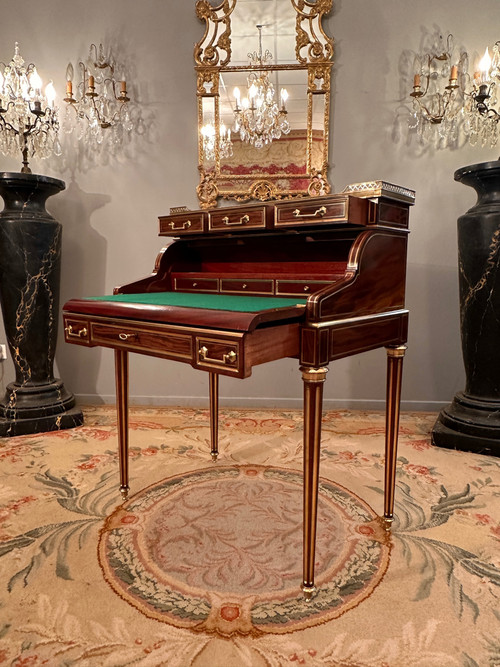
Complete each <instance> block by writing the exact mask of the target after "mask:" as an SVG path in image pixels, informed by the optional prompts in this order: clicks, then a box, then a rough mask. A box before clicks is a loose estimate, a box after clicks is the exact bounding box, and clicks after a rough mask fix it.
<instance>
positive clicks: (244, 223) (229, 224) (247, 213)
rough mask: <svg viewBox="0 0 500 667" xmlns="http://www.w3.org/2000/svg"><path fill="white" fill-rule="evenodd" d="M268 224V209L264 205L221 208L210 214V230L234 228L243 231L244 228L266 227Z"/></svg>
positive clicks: (220, 230)
mask: <svg viewBox="0 0 500 667" xmlns="http://www.w3.org/2000/svg"><path fill="white" fill-rule="evenodd" d="M265 226H266V209H265V207H264V206H253V207H251V208H246V209H245V208H240V209H239V210H234V209H226V210H224V209H221V210H219V211H212V212H210V213H209V214H208V229H209V231H219V232H222V231H229V230H231V229H233V228H235V229H237V230H238V231H241V230H243V229H264V228H265Z"/></svg>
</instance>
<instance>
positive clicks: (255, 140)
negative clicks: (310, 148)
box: [233, 25, 290, 148]
mask: <svg viewBox="0 0 500 667" xmlns="http://www.w3.org/2000/svg"><path fill="white" fill-rule="evenodd" d="M256 27H257V30H258V31H259V50H258V51H254V52H253V53H249V54H248V57H249V59H250V65H251V67H253V68H257V69H258V68H259V67H263V66H266V65H269V64H270V63H271V61H272V59H273V56H272V53H271V52H270V51H269V50H268V49H266V51H265V52H264V53H263V51H262V28H263V27H264V26H263V25H257V26H256ZM233 95H234V99H235V107H234V131H235V132H239V135H240V139H241V140H242V141H245V142H247V143H249V144H251V145H252V146H254V147H255V148H263V147H264V146H267V145H269V144H270V143H271V142H272V141H273V139H279V138H280V137H281V135H282V134H288V133H289V132H290V123H289V121H288V118H287V110H286V101H287V99H288V93H287V90H286V88H282V89H281V91H280V103H279V104H278V102H277V101H276V96H275V90H274V86H273V84H272V82H271V81H270V79H269V73H268V72H267V71H266V70H260V71H255V72H251V73H250V74H249V75H248V78H247V91H246V96H244V97H242V96H241V92H240V89H239V88H235V89H234V91H233Z"/></svg>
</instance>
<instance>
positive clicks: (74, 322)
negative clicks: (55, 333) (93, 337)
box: [64, 317, 89, 345]
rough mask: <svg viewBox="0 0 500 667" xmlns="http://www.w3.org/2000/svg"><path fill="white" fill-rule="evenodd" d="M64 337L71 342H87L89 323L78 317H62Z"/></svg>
mask: <svg viewBox="0 0 500 667" xmlns="http://www.w3.org/2000/svg"><path fill="white" fill-rule="evenodd" d="M64 337H65V339H66V340H67V341H70V342H71V343H81V344H82V345H88V343H89V325H88V322H87V320H84V319H78V318H69V317H65V318H64Z"/></svg>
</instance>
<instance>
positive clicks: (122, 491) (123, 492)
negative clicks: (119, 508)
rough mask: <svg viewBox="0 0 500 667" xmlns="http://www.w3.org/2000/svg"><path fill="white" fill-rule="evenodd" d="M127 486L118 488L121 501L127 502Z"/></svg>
mask: <svg viewBox="0 0 500 667" xmlns="http://www.w3.org/2000/svg"><path fill="white" fill-rule="evenodd" d="M128 490H129V487H128V486H120V494H121V497H122V500H127V499H128Z"/></svg>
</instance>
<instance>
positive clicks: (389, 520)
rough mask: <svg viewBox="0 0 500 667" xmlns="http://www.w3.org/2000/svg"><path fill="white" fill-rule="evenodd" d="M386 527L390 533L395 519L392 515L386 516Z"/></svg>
mask: <svg viewBox="0 0 500 667" xmlns="http://www.w3.org/2000/svg"><path fill="white" fill-rule="evenodd" d="M383 521H384V528H385V530H386V531H387V532H388V533H390V532H391V527H392V522H393V521H394V519H393V518H392V517H388V516H384V519H383Z"/></svg>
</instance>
